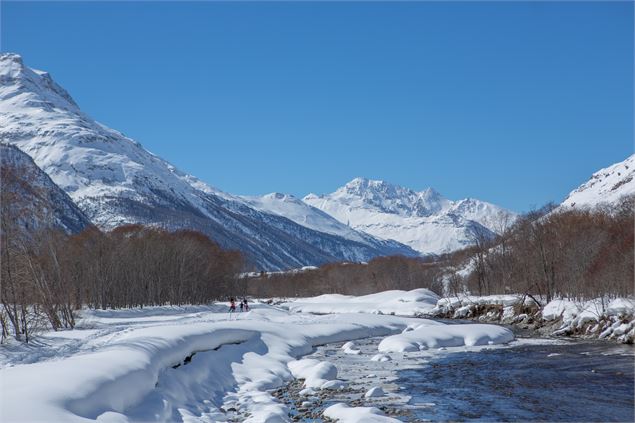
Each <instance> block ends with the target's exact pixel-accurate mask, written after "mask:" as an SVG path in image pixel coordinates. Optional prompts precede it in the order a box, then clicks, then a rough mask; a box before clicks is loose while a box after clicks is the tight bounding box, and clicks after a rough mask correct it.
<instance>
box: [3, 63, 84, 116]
mask: <svg viewBox="0 0 635 423" xmlns="http://www.w3.org/2000/svg"><path fill="white" fill-rule="evenodd" d="M0 100H11V103H10V104H11V105H12V106H13V107H24V106H26V107H31V108H33V107H35V108H38V109H45V110H51V109H53V108H57V109H62V110H71V111H73V112H79V106H78V105H77V103H75V100H73V98H72V97H71V96H70V94H68V92H67V91H66V90H65V89H64V88H62V87H61V86H60V85H58V84H57V83H56V82H55V81H54V80H53V78H51V75H50V74H49V73H48V72H43V71H39V70H36V69H31V68H29V67H28V66H25V65H24V62H23V60H22V56H20V55H19V54H16V53H0Z"/></svg>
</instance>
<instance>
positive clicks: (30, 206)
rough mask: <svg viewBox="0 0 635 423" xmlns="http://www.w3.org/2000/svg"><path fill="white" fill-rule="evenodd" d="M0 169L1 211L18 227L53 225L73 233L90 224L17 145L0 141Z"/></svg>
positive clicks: (27, 229)
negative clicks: (0, 172)
mask: <svg viewBox="0 0 635 423" xmlns="http://www.w3.org/2000/svg"><path fill="white" fill-rule="evenodd" d="M0 169H1V171H2V174H1V176H0V180H1V181H2V183H1V184H0V190H1V191H2V196H1V199H0V202H1V203H2V206H3V207H2V209H3V210H2V212H3V213H5V212H6V213H7V214H8V216H7V218H8V219H11V220H12V221H13V222H16V223H17V224H18V227H19V228H20V229H23V230H26V231H30V230H34V229H38V228H54V229H59V230H62V231H64V232H66V233H76V232H80V231H82V230H83V229H85V228H86V227H88V226H90V224H91V223H90V221H89V220H88V218H87V217H86V216H85V215H84V213H82V211H81V210H80V209H79V208H78V207H77V206H76V205H75V203H74V202H73V200H72V199H71V198H70V197H69V196H68V194H66V193H65V192H64V191H62V190H61V189H60V188H59V187H58V186H57V185H55V183H54V182H53V181H52V180H51V178H49V176H48V175H47V174H46V173H44V172H43V171H42V170H41V169H40V168H39V167H38V166H37V165H36V164H35V162H34V161H33V159H32V158H31V157H29V155H28V154H26V153H24V152H22V151H21V150H20V149H19V148H17V147H15V146H13V145H9V144H4V143H0Z"/></svg>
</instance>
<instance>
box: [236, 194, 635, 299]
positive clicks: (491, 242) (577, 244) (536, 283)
mask: <svg viewBox="0 0 635 423" xmlns="http://www.w3.org/2000/svg"><path fill="white" fill-rule="evenodd" d="M634 198H635V197H630V198H626V199H624V200H623V201H622V202H621V203H619V204H618V205H613V206H604V207H597V208H594V209H571V210H561V209H556V208H555V207H554V206H553V205H547V206H545V207H543V208H541V209H539V210H535V211H532V212H529V213H527V214H525V215H523V216H520V217H519V218H518V219H517V220H515V221H514V222H510V221H509V220H501V221H500V222H499V226H500V227H499V228H496V229H497V232H499V233H500V235H498V236H497V237H495V238H492V237H491V233H489V232H487V233H485V232H480V231H478V229H475V230H474V231H473V232H472V245H471V246H469V247H467V248H465V249H462V250H459V251H456V252H453V253H450V254H445V255H442V256H438V257H434V258H427V259H422V258H407V257H399V256H397V257H381V258H376V259H373V260H371V261H370V262H368V263H367V264H360V263H330V264H326V265H323V266H322V267H320V268H318V269H316V270H309V271H304V272H287V273H274V274H265V273H263V274H262V275H260V276H258V277H250V278H244V279H241V280H240V281H239V287H240V289H241V290H242V291H243V292H244V293H245V294H247V295H252V296H256V297H261V298H269V297H307V296H315V295H320V294H325V293H340V294H348V295H364V294H369V293H373V292H378V291H384V290H389V289H403V290H410V289H415V288H428V289H431V290H432V291H434V292H436V293H437V294H440V295H456V294H458V293H461V294H465V293H470V294H473V295H492V294H511V293H513V294H525V295H530V296H532V297H534V298H535V299H537V301H538V302H539V303H541V304H544V303H546V302H548V301H551V300H552V299H554V298H559V297H566V298H571V299H578V300H586V299H592V298H598V297H600V298H610V297H626V296H630V295H635V286H634V274H633V269H634V267H635V263H634V238H635V235H634V219H635V212H634V203H635V200H634Z"/></svg>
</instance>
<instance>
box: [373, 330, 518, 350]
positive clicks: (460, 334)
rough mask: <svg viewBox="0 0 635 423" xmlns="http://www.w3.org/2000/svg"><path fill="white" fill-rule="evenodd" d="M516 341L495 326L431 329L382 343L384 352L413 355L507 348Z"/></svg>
mask: <svg viewBox="0 0 635 423" xmlns="http://www.w3.org/2000/svg"><path fill="white" fill-rule="evenodd" d="M513 340H514V335H513V333H512V332H511V331H510V330H509V329H507V328H504V327H502V326H495V325H483V324H473V325H429V324H427V323H424V324H421V325H420V326H418V327H416V328H415V329H414V330H412V331H409V332H405V333H401V334H398V335H392V336H388V337H386V338H384V340H383V341H381V342H380V343H379V346H378V349H379V351H381V352H384V353H386V352H411V351H419V350H426V349H429V348H442V347H460V346H468V347H472V346H476V345H491V344H505V343H507V342H511V341H513Z"/></svg>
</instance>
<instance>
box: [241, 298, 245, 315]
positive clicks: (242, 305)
mask: <svg viewBox="0 0 635 423" xmlns="http://www.w3.org/2000/svg"><path fill="white" fill-rule="evenodd" d="M244 306H245V305H244V304H243V302H242V301H241V302H240V312H241V313H242V311H243V307H244Z"/></svg>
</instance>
